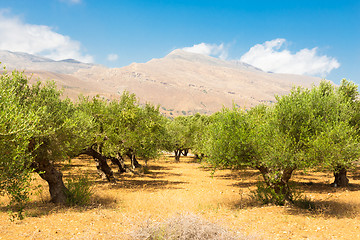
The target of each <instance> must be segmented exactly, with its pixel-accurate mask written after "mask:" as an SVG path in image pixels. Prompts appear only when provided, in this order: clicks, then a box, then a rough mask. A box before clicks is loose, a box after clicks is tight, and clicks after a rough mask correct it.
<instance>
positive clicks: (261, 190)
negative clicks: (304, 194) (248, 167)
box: [251, 181, 286, 206]
mask: <svg viewBox="0 0 360 240" xmlns="http://www.w3.org/2000/svg"><path fill="white" fill-rule="evenodd" d="M256 187H257V188H256V190H254V191H251V197H252V198H253V199H254V200H255V201H258V202H260V203H262V204H269V203H273V204H275V205H280V206H283V205H284V204H285V200H286V197H285V195H284V194H281V193H276V192H275V190H274V189H272V188H270V187H269V186H268V185H266V184H265V183H264V182H262V181H259V182H258V183H257V184H256Z"/></svg>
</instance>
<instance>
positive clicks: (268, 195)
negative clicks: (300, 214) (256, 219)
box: [251, 181, 316, 210]
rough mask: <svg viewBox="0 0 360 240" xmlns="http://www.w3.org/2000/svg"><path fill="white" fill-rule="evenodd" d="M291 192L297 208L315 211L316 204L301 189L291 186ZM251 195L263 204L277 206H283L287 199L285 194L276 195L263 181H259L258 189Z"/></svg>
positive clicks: (292, 200) (291, 199) (291, 197)
mask: <svg viewBox="0 0 360 240" xmlns="http://www.w3.org/2000/svg"><path fill="white" fill-rule="evenodd" d="M280 192H281V191H280ZM290 192H291V196H290V201H291V203H293V204H294V205H295V206H297V207H299V208H301V209H307V210H315V208H316V207H315V203H314V202H312V201H311V199H309V198H308V197H306V196H305V195H304V194H303V193H302V192H301V191H300V189H299V188H296V187H295V185H290ZM251 193H252V195H251V197H252V198H253V199H254V200H256V201H259V202H260V203H262V204H269V203H272V204H275V205H280V206H283V205H284V204H285V201H286V197H285V195H284V194H281V193H276V192H275V191H274V189H272V188H270V187H269V186H267V185H266V184H265V183H264V182H262V181H259V182H258V183H257V189H256V190H254V191H252V192H251Z"/></svg>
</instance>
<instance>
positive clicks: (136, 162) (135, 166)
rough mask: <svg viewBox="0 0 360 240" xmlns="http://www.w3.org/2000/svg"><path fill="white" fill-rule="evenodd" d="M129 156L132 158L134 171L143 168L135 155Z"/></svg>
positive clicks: (129, 154)
mask: <svg viewBox="0 0 360 240" xmlns="http://www.w3.org/2000/svg"><path fill="white" fill-rule="evenodd" d="M127 156H128V157H129V158H130V160H131V167H132V169H133V170H135V168H141V167H142V166H141V164H140V163H139V162H138V161H137V160H136V157H135V154H132V153H128V154H127Z"/></svg>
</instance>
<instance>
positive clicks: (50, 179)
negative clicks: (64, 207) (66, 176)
mask: <svg viewBox="0 0 360 240" xmlns="http://www.w3.org/2000/svg"><path fill="white" fill-rule="evenodd" d="M32 167H34V169H35V171H36V172H37V173H39V175H40V177H41V178H42V179H44V180H45V181H47V183H48V184H49V192H50V197H51V200H50V201H51V202H53V203H58V204H65V203H66V200H67V195H66V192H67V188H66V187H65V184H64V182H63V179H62V177H63V174H62V173H61V172H60V171H58V170H57V169H56V168H55V166H54V165H53V164H52V163H51V162H50V161H49V160H48V159H47V158H42V157H36V158H35V163H34V164H33V165H32Z"/></svg>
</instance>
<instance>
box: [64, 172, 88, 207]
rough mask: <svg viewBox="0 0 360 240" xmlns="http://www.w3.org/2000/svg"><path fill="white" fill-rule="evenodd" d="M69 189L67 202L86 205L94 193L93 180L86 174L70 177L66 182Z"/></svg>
mask: <svg viewBox="0 0 360 240" xmlns="http://www.w3.org/2000/svg"><path fill="white" fill-rule="evenodd" d="M65 185H66V187H67V189H68V191H67V193H66V194H67V204H68V205H69V206H84V205H87V204H89V203H90V200H91V196H92V195H93V194H94V191H93V187H92V186H91V182H90V180H89V178H88V177H87V176H86V175H81V176H80V177H76V178H69V179H67V182H66V183H65Z"/></svg>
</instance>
